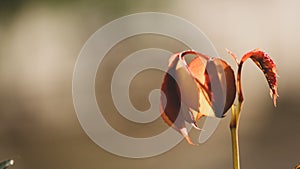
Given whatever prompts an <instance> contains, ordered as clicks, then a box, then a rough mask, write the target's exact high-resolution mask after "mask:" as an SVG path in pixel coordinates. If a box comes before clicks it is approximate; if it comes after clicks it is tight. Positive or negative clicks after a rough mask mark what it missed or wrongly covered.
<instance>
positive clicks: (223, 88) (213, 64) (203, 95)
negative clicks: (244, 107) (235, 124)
mask: <svg viewBox="0 0 300 169" xmlns="http://www.w3.org/2000/svg"><path fill="white" fill-rule="evenodd" d="M189 70H190V71H191V72H192V74H193V76H194V77H196V79H197V82H198V83H199V86H200V88H201V92H200V93H199V94H200V96H199V97H200V112H199V113H200V115H206V116H213V117H223V115H224V114H225V113H226V112H227V111H228V109H229V108H230V107H231V105H232V104H233V102H234V99H235V95H236V86H235V78H234V72H233V70H232V69H231V67H230V66H229V65H228V64H227V63H226V62H225V61H223V60H221V59H218V58H213V59H210V60H208V61H207V63H206V66H203V60H202V59H201V58H199V57H197V58H195V59H193V60H192V62H191V63H190V64H189ZM198 119H199V117H198V118H196V121H197V120H198Z"/></svg>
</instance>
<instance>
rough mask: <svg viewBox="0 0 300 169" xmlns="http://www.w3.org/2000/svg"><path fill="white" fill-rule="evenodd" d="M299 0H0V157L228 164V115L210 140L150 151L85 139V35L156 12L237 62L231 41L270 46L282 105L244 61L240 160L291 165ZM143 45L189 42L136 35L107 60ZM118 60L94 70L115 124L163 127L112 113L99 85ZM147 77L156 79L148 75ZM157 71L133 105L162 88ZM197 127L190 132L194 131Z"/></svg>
mask: <svg viewBox="0 0 300 169" xmlns="http://www.w3.org/2000/svg"><path fill="white" fill-rule="evenodd" d="M299 7H300V1H298V0H275V1H273V0H272V1H271V0H266V1H257V0H252V1H233V0H230V1H222V0H216V1H196V0H187V1H180V0H165V1H159V0H151V1H150V0H144V1H139V0H124V1H110V0H101V1H95V0H86V1H83V0H74V1H71V0H61V1H57V0H54V1H52V0H41V1H37V0H28V1H23V0H1V1H0V121H1V123H0V160H5V159H9V158H13V159H14V160H15V161H16V164H15V166H13V167H12V168H14V169H33V168H43V169H53V168H59V169H60V168H61V169H65V168H73V169H81V168H90V169H92V168H94V169H96V168H97V169H98V168H103V169H114V168H124V169H127V168H130V169H135V168H145V169H150V168H158V169H159V168H172V169H182V168H186V169H200V168H203V169H213V168H232V160H231V159H232V158H231V142H230V132H229V127H228V124H229V120H230V115H228V117H225V118H224V119H223V120H222V121H221V124H220V125H219V126H218V128H217V130H216V132H215V133H214V135H213V136H212V137H211V138H210V139H209V141H207V142H206V143H205V144H202V145H200V146H198V147H193V146H190V145H188V144H187V143H186V142H185V141H182V142H181V143H180V144H179V145H178V146H176V147H175V148H173V149H172V150H170V151H168V152H166V153H164V154H162V155H159V156H156V157H151V158H146V159H129V158H123V157H118V156H115V155H113V154H110V153H108V152H106V151H104V150H103V149H101V148H100V147H98V146H97V145H96V144H95V143H93V142H92V141H91V140H90V139H89V138H88V136H87V135H86V134H85V133H84V131H83V130H82V128H81V126H80V124H79V121H78V120H77V117H76V113H75V111H74V108H73V103H72V73H73V69H74V66H75V62H76V58H77V56H78V54H79V52H80V49H81V47H82V46H83V45H84V43H85V41H86V40H87V39H88V38H89V36H91V35H92V34H93V33H94V32H95V31H96V30H98V29H99V28H100V27H102V26H103V25H105V24H106V23H108V22H110V21H112V20H114V19H117V18H119V17H122V16H124V15H128V14H132V13H137V12H152V11H155V12H164V13H170V14H174V15H177V16H179V17H183V18H185V19H187V20H188V21H190V22H192V23H193V24H195V25H196V26H197V27H199V28H200V29H201V30H202V31H203V32H204V33H205V34H206V35H207V36H208V37H209V38H210V40H211V41H212V42H213V44H214V45H215V47H216V49H217V51H218V53H219V55H220V57H222V58H224V59H226V60H227V61H228V62H229V63H230V64H231V65H233V67H235V66H234V62H233V61H232V59H231V57H230V56H228V55H227V53H226V51H225V48H228V49H231V50H232V51H233V52H235V53H236V54H237V55H238V56H241V55H242V54H243V53H245V52H247V51H249V50H251V49H254V48H257V47H259V48H262V49H264V50H266V51H268V53H269V54H270V55H271V56H272V57H273V58H274V60H275V62H276V63H277V66H278V72H279V76H280V77H279V95H280V97H279V100H278V107H277V108H274V107H273V105H272V100H271V99H270V97H269V89H268V85H267V83H266V80H265V79H264V76H263V74H262V73H261V72H260V71H259V70H258V68H257V67H256V66H255V65H254V64H253V63H251V62H247V63H246V65H245V67H244V70H243V85H244V93H245V99H246V102H245V104H244V109H243V112H242V116H241V124H240V144H241V145H240V146H241V147H240V150H241V165H242V168H243V169H252V168H278V169H282V168H293V167H294V166H295V165H296V164H297V163H298V162H300V155H299V152H300V146H299V143H300V123H299V118H300V113H299V111H300V108H299V103H300V102H299V98H298V97H299V94H300V92H299V90H298V86H299V85H298V83H299V72H300V66H299V65H298V64H299V62H300V56H299V46H298V45H299V44H300V22H299V17H300V10H299ZM183 31H184V30H183ZM141 42H143V43H141ZM158 42H159V43H158ZM145 47H165V48H166V49H169V50H170V51H174V52H177V51H180V50H183V49H185V47H184V46H183V45H182V44H179V43H177V42H174V40H170V39H167V38H165V37H157V36H154V35H153V36H149V35H145V37H133V38H130V39H127V40H126V41H124V42H123V43H122V44H119V45H118V46H117V47H116V48H115V49H114V50H112V51H111V53H110V56H109V57H108V58H111V60H110V61H109V62H108V63H111V64H112V65H116V64H117V63H119V62H120V61H121V60H120V59H119V60H118V59H115V58H114V56H115V57H116V58H121V59H122V57H121V56H126V55H128V54H130V53H131V52H133V51H136V50H138V49H142V48H145ZM113 68H114V66H106V68H104V70H103V71H102V75H101V74H99V75H98V76H97V86H98V87H97V90H96V91H97V96H98V98H99V100H98V102H99V105H100V106H101V105H105V107H106V109H107V110H106V118H107V119H109V120H110V121H111V124H112V125H114V127H115V128H116V129H118V130H120V131H121V132H124V133H127V134H128V135H132V134H134V135H135V136H139V137H143V136H147V135H152V134H155V133H157V132H159V131H161V130H162V129H164V128H165V127H166V126H165V124H164V123H163V122H162V120H161V119H158V120H157V121H155V122H153V123H152V124H147V125H146V127H145V126H143V125H140V124H134V123H131V122H129V121H126V120H125V119H122V118H120V117H118V118H115V117H116V116H118V115H117V112H115V108H114V106H113V104H112V102H111V98H110V96H109V93H108V91H107V90H108V89H109V88H107V85H106V88H105V87H102V85H105V84H109V82H110V78H111V77H110V76H109V75H111V72H113ZM103 73H104V75H103ZM149 77H151V79H153V81H151V82H149ZM161 78H162V74H161V73H160V72H156V71H148V72H144V75H139V76H137V77H136V78H135V79H134V81H133V84H132V88H131V89H130V92H131V96H132V102H133V104H134V105H135V106H136V107H137V108H139V109H141V110H143V109H146V108H147V106H149V105H148V102H147V92H149V91H150V89H152V88H158V87H159V86H160V83H161ZM145 84H146V85H145ZM145 91H146V92H145ZM105 98H107V99H105ZM114 115H115V116H114ZM198 134H199V133H197V132H196V131H192V132H191V135H192V137H193V138H194V139H197V136H198Z"/></svg>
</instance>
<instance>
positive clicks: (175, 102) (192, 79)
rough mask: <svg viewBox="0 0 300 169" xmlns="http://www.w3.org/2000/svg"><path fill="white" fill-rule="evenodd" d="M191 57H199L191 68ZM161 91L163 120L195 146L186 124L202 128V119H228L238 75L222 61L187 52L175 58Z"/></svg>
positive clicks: (174, 56)
mask: <svg viewBox="0 0 300 169" xmlns="http://www.w3.org/2000/svg"><path fill="white" fill-rule="evenodd" d="M187 54H192V55H194V56H195V58H194V59H193V60H192V61H191V62H190V63H189V65H187V63H186V61H185V58H184V56H185V55H187ZM161 90H162V92H163V93H162V96H161V106H160V107H161V114H162V118H163V119H164V121H165V122H166V123H167V124H168V125H169V126H172V127H173V128H174V129H175V130H177V131H179V132H180V133H181V134H182V135H183V136H184V137H185V138H186V140H187V141H188V142H189V143H190V144H193V143H192V142H191V140H190V138H189V136H188V131H187V129H186V126H185V122H187V123H190V124H192V125H193V126H194V127H195V128H197V129H199V128H198V127H197V121H198V120H199V119H200V118H201V117H202V116H211V117H218V118H221V117H223V116H224V114H225V113H226V112H227V110H228V109H229V108H230V107H231V105H232V104H233V102H234V99H235V95H236V86H235V78H234V72H233V70H232V69H231V67H230V66H229V65H228V64H227V63H226V62H225V61H223V60H222V59H219V58H210V57H208V56H206V55H203V54H200V53H197V52H195V51H191V50H189V51H184V52H181V53H177V54H174V55H173V56H171V58H170V60H169V68H168V71H167V73H166V74H165V77H164V80H163V84H162V86H161Z"/></svg>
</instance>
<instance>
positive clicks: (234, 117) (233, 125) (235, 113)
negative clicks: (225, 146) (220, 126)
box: [230, 102, 242, 169]
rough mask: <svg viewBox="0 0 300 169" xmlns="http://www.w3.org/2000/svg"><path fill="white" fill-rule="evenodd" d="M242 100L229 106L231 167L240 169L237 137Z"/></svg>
mask: <svg viewBox="0 0 300 169" xmlns="http://www.w3.org/2000/svg"><path fill="white" fill-rule="evenodd" d="M241 107H242V102H239V103H238V105H237V107H235V105H233V106H232V108H231V113H232V114H231V121H230V132H231V143H232V157H233V169H240V153H239V139H238V138H239V137H238V125H239V118H240V112H241Z"/></svg>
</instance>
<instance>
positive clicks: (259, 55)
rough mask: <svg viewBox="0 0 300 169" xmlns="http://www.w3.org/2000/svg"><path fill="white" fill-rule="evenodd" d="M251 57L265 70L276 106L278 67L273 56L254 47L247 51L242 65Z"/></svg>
mask: <svg viewBox="0 0 300 169" xmlns="http://www.w3.org/2000/svg"><path fill="white" fill-rule="evenodd" d="M248 58H251V59H252V61H253V62H254V63H255V64H256V65H257V66H258V67H259V68H260V69H261V70H262V71H263V73H264V74H265V77H266V79H267V81H268V84H269V87H270V93H271V94H272V95H271V96H273V102H274V106H276V100H277V97H278V91H277V86H278V84H277V69H276V65H275V63H274V61H273V60H272V58H271V57H270V56H269V55H268V54H267V53H266V52H264V51H262V50H260V49H254V50H252V51H250V52H248V53H246V54H245V55H244V56H243V57H242V60H241V62H240V65H239V66H240V67H241V66H242V64H243V63H244V62H245V61H246V60H247V59H248Z"/></svg>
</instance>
